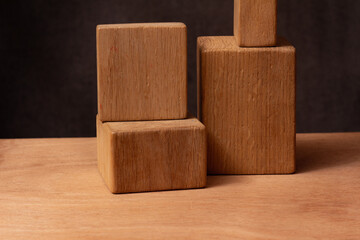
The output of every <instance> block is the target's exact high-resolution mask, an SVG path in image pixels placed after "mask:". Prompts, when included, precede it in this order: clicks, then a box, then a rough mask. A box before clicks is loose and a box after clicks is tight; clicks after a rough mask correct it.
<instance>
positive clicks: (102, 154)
mask: <svg viewBox="0 0 360 240" xmlns="http://www.w3.org/2000/svg"><path fill="white" fill-rule="evenodd" d="M96 132H97V135H96V138H97V161H98V169H99V172H100V175H101V176H102V178H103V179H104V182H105V184H106V185H107V187H108V188H109V190H110V191H111V192H114V191H115V185H114V184H115V178H114V168H113V162H114V158H113V140H112V133H111V131H109V129H108V128H107V126H106V123H102V122H101V121H100V119H99V118H98V117H97V120H96Z"/></svg>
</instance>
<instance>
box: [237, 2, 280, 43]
mask: <svg viewBox="0 0 360 240" xmlns="http://www.w3.org/2000/svg"><path fill="white" fill-rule="evenodd" d="M276 14H277V0H234V35H235V37H236V42H237V44H238V46H241V47H261V46H275V45H276Z"/></svg>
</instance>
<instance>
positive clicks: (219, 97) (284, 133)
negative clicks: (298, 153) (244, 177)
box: [198, 36, 295, 174]
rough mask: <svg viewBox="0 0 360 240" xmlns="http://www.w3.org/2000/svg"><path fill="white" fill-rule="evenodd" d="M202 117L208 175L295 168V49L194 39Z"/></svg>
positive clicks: (227, 39)
mask: <svg viewBox="0 0 360 240" xmlns="http://www.w3.org/2000/svg"><path fill="white" fill-rule="evenodd" d="M198 84H199V85H198V86H199V87H198V89H199V99H198V102H199V109H198V113H199V116H200V120H201V121H202V122H203V123H204V125H205V126H206V132H207V139H208V171H209V173H212V174H274V173H292V172H294V170H295V48H294V47H293V46H291V45H290V44H289V43H288V42H287V41H286V40H285V39H279V40H278V46H277V47H267V48H240V47H238V46H237V44H236V42H235V38H234V37H232V36H231V37H200V38H198Z"/></svg>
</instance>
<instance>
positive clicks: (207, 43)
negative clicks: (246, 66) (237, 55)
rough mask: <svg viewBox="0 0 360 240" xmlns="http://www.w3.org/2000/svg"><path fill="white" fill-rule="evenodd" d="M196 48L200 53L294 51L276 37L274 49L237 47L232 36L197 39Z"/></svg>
mask: <svg viewBox="0 0 360 240" xmlns="http://www.w3.org/2000/svg"><path fill="white" fill-rule="evenodd" d="M198 46H199V49H200V51H201V52H224V51H229V52H244V51H246V52H259V51H264V52H267V51H274V50H276V51H295V48H294V46H292V45H291V44H290V43H289V42H288V41H287V40H286V39H285V38H283V37H278V39H277V45H276V46H274V47H251V48H248V47H239V46H238V45H237V43H236V39H235V37H233V36H210V37H199V38H198Z"/></svg>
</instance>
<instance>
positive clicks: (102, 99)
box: [96, 23, 187, 121]
mask: <svg viewBox="0 0 360 240" xmlns="http://www.w3.org/2000/svg"><path fill="white" fill-rule="evenodd" d="M96 30H97V31H96V37H97V69H98V116H99V118H100V120H102V121H133V120H156V119H181V118H185V117H186V115H187V42H186V41H187V40H186V34H187V33H186V26H185V25H184V24H183V23H143V24H114V25H99V26H97V29H96Z"/></svg>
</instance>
